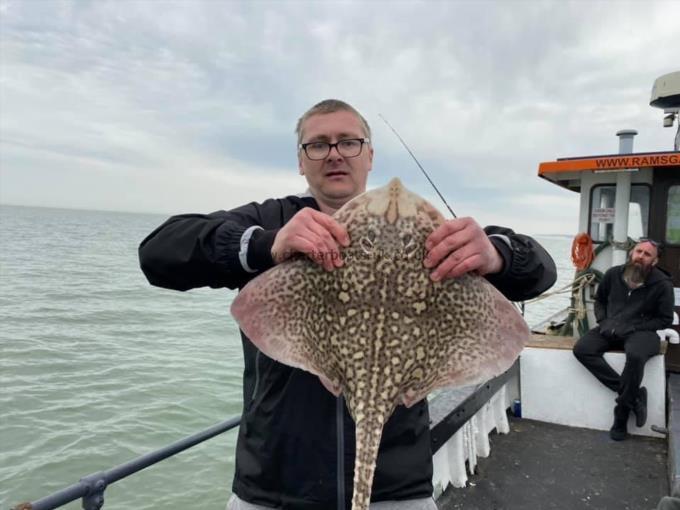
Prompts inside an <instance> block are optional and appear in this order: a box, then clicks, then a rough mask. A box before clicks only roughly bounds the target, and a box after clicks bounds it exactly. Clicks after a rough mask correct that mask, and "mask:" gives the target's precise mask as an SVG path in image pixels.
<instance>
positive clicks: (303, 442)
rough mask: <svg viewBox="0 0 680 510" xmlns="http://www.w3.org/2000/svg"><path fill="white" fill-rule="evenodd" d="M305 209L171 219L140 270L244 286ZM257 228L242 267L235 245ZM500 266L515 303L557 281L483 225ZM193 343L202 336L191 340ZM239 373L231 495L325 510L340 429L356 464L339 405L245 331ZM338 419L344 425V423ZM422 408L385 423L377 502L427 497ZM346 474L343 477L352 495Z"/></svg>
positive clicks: (155, 277)
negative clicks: (239, 412)
mask: <svg viewBox="0 0 680 510" xmlns="http://www.w3.org/2000/svg"><path fill="white" fill-rule="evenodd" d="M304 207H313V208H314V209H317V210H318V205H317V203H316V201H315V200H314V199H313V198H311V197H294V196H290V197H286V198H282V199H276V200H267V201H265V202H264V203H262V204H256V203H251V204H247V205H244V206H242V207H239V208H237V209H233V210H231V211H228V212H225V211H219V212H215V213H212V214H208V215H198V214H192V215H180V216H174V217H172V218H170V219H169V220H168V221H166V222H165V223H164V224H163V225H161V226H160V227H159V228H157V229H156V230H155V231H154V232H152V233H151V234H150V235H149V236H148V237H147V238H146V239H144V241H143V242H142V243H141V245H140V247H139V257H140V263H141V267H142V270H143V271H144V274H145V275H146V277H147V278H148V280H149V282H150V283H151V284H153V285H157V286H160V287H165V288H170V289H176V290H187V289H191V288H195V287H202V286H210V287H228V288H232V289H234V288H241V287H243V286H244V285H245V284H246V283H248V281H249V280H251V279H252V278H254V277H255V276H257V274H259V273H261V272H263V271H265V270H266V269H268V268H270V267H272V266H273V265H274V263H273V260H272V257H271V247H272V243H273V241H274V237H275V236H276V233H277V232H278V229H280V228H281V227H282V226H283V225H285V224H286V223H287V222H288V221H289V220H290V219H291V218H292V217H293V215H294V214H295V213H297V212H298V211H299V210H301V209H302V208H304ZM253 226H259V227H262V229H257V230H255V231H254V232H253V233H252V237H251V239H250V242H249V243H248V245H247V257H246V262H247V264H246V266H248V267H249V268H250V269H251V270H254V271H255V272H248V271H246V270H245V269H244V266H243V264H242V261H241V260H242V259H240V258H239V253H241V257H243V249H242V246H241V239H242V236H243V233H244V232H245V231H246V230H247V229H249V228H250V227H253ZM485 231H486V233H487V235H489V236H490V240H491V242H492V243H493V244H494V246H495V247H496V248H497V250H498V251H499V252H500V254H501V255H502V257H503V261H504V268H503V270H502V271H501V273H499V274H496V275H490V276H489V277H488V280H489V281H490V282H491V283H492V284H493V285H495V286H496V287H497V288H498V289H499V290H500V291H501V292H502V293H503V294H505V295H506V296H507V297H508V298H510V299H512V300H523V299H529V298H531V297H534V296H536V295H538V294H540V293H541V292H543V291H545V290H547V289H548V288H549V287H550V286H552V284H553V283H554V282H555V279H556V269H555V264H554V262H553V260H552V258H551V257H550V255H548V253H547V252H546V251H545V250H544V249H543V248H542V247H541V246H540V245H539V244H538V243H537V242H536V241H534V240H533V239H531V238H530V237H527V236H523V235H519V234H515V233H514V232H513V231H512V230H510V229H505V228H501V227H487V228H486V229H485ZM196 334H197V336H198V335H200V332H196ZM241 340H242V344H243V351H244V358H245V360H244V361H245V369H244V375H243V402H244V405H243V417H242V421H241V426H240V429H239V437H238V444H237V451H236V472H235V476H234V483H233V491H234V492H235V493H236V494H237V495H238V496H239V497H240V498H241V499H243V500H246V501H249V502H251V503H255V504H260V505H264V506H271V507H277V508H284V509H295V510H327V509H328V508H334V502H335V500H336V489H337V480H336V474H337V473H336V454H337V452H336V430H337V423H338V422H341V423H344V431H345V451H344V456H345V465H346V466H353V465H354V452H355V437H354V424H353V422H352V419H351V417H350V415H349V413H348V412H347V408H345V409H344V412H342V413H341V414H342V416H340V415H339V414H338V415H336V399H335V397H333V396H332V395H331V393H330V392H328V391H327V390H326V389H325V388H324V387H323V386H322V384H321V383H320V382H319V380H318V378H317V377H316V376H314V375H312V374H310V373H308V372H304V371H302V370H299V369H294V368H290V367H288V366H285V365H282V364H281V363H278V362H276V361H273V360H272V359H270V358H268V357H267V356H266V355H264V354H262V353H260V352H259V351H258V350H257V349H256V348H255V347H254V345H253V344H252V343H251V342H250V340H248V338H246V337H245V336H244V335H243V333H241ZM340 420H342V421H340ZM429 421H430V420H429V413H428V407H427V402H426V401H421V402H419V403H417V404H415V405H414V406H412V407H411V408H408V409H407V408H405V407H404V406H398V407H397V409H396V410H395V412H394V414H393V415H392V416H391V417H390V419H389V420H388V422H387V423H386V424H385V428H384V431H383V435H382V440H381V443H380V450H379V454H378V462H377V468H376V472H375V478H374V482H373V493H372V500H373V501H383V500H407V499H417V498H427V497H430V496H431V495H432V458H431V451H430V428H429V425H430V424H429ZM352 477H353V473H352V470H351V469H347V471H346V473H345V487H346V494H347V495H348V501H347V503H348V505H349V497H351V494H352Z"/></svg>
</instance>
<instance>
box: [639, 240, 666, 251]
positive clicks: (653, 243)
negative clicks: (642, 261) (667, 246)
mask: <svg viewBox="0 0 680 510" xmlns="http://www.w3.org/2000/svg"><path fill="white" fill-rule="evenodd" d="M640 243H649V244H651V245H652V246H654V248H657V249H658V248H661V243H660V242H659V241H655V240H654V239H651V238H649V237H641V238H640V239H639V240H638V244H640Z"/></svg>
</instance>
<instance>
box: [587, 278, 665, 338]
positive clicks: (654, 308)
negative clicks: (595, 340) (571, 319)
mask: <svg viewBox="0 0 680 510" xmlns="http://www.w3.org/2000/svg"><path fill="white" fill-rule="evenodd" d="M624 268H625V265H621V266H614V267H612V268H610V269H609V270H608V271H607V272H606V273H605V274H604V277H603V278H602V282H601V283H600V285H599V287H598V288H597V294H596V296H595V317H596V318H597V322H598V324H599V325H600V331H601V332H603V331H604V332H606V333H607V334H609V335H612V336H614V335H619V336H621V335H623V336H626V335H628V334H630V333H632V332H633V331H643V330H644V331H656V330H659V329H665V328H667V327H669V326H670V325H671V324H672V322H673V302H674V299H675V298H674V295H673V283H672V282H671V278H670V276H668V275H667V274H666V273H664V272H663V271H661V270H660V269H658V268H656V267H653V268H652V271H651V272H650V273H649V276H647V279H646V280H645V283H644V284H643V285H642V286H641V287H638V288H637V289H633V290H631V289H630V288H629V287H628V285H626V282H625V281H624V280H623V270H624Z"/></svg>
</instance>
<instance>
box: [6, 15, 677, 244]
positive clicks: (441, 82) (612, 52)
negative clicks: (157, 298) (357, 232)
mask: <svg viewBox="0 0 680 510" xmlns="http://www.w3.org/2000/svg"><path fill="white" fill-rule="evenodd" d="M0 6H1V9H0V22H1V23H2V30H0V44H1V48H2V51H1V53H0V109H1V110H2V112H3V115H2V116H1V118H0V163H1V165H2V168H1V170H0V171H1V172H2V176H1V185H0V201H2V202H5V203H29V204H44V205H59V206H63V205H64V204H67V205H70V206H73V207H93V208H107V209H132V210H135V211H141V210H149V211H163V212H182V211H205V210H212V209H216V208H229V207H232V206H236V205H239V204H240V203H242V202H243V201H245V200H251V199H265V198H268V197H269V196H280V195H283V194H287V193H290V192H293V191H298V190H301V189H304V181H303V180H301V179H300V178H299V177H298V176H297V170H296V166H297V163H296V157H295V149H294V147H295V139H294V134H293V128H294V125H295V123H296V121H297V118H298V117H299V116H300V114H301V113H302V112H303V111H304V110H305V109H307V108H308V107H310V106H311V105H312V104H314V103H315V102H317V101H319V100H321V99H324V98H327V97H339V98H342V99H345V100H347V101H349V102H351V103H352V104H354V105H355V106H356V107H357V108H358V109H359V110H360V111H362V112H363V113H364V115H365V116H366V117H367V118H368V119H369V122H370V123H371V124H372V127H373V130H374V142H375V147H376V159H375V166H374V171H373V172H372V173H371V177H370V184H371V185H373V186H375V185H378V184H382V183H384V182H385V181H386V180H387V179H389V178H390V177H392V176H399V177H402V178H403V179H404V181H405V182H406V184H407V185H408V186H411V187H413V188H414V189H415V190H416V191H418V192H421V193H431V192H432V191H431V189H430V188H429V185H428V184H427V181H426V180H425V179H424V177H422V176H420V175H419V170H418V169H417V167H416V166H415V164H414V163H413V162H412V161H411V159H410V157H409V156H408V154H407V153H406V152H405V150H404V149H403V147H401V145H400V144H399V142H398V141H397V140H396V139H395V137H394V136H393V135H392V133H391V132H390V131H389V130H388V129H387V127H386V126H384V125H383V124H382V122H381V121H380V120H379V117H378V114H379V113H382V114H383V115H385V117H387V118H388V120H389V121H390V122H391V123H392V124H393V125H394V126H395V127H397V129H398V130H399V132H400V134H401V135H402V136H403V137H404V138H405V139H406V140H407V142H408V144H409V146H410V147H411V148H412V150H413V151H414V152H415V153H416V154H417V156H418V158H419V160H421V162H422V164H423V165H424V166H425V167H426V169H427V170H428V172H429V173H430V174H431V176H432V178H433V180H434V181H435V182H436V183H437V186H438V187H440V188H441V190H442V192H443V193H444V194H445V195H446V196H447V197H448V199H449V200H450V201H452V202H455V203H456V207H458V208H461V210H467V211H472V212H474V214H477V215H479V216H480V217H481V218H483V219H484V220H485V221H486V219H487V216H488V217H489V220H490V221H489V222H494V223H498V222H501V221H502V220H506V219H507V220H508V221H512V222H515V223H516V224H517V225H519V226H521V227H522V228H525V229H529V230H530V231H540V232H546V233H549V232H554V231H563V230H565V229H569V228H575V222H576V221H575V219H572V218H571V214H566V215H565V213H564V211H563V208H557V207H550V206H549V202H550V201H551V200H566V201H567V202H569V203H571V201H572V199H573V197H571V196H569V198H564V199H562V198H560V197H567V196H568V195H571V194H569V192H567V191H564V190H560V189H557V188H555V189H554V190H552V189H551V190H550V191H546V183H544V182H542V181H540V180H539V179H538V178H537V177H536V169H537V165H538V163H539V162H540V161H546V160H551V159H555V158H557V157H560V156H577V155H589V154H597V153H608V152H616V147H617V140H616V138H615V136H614V133H615V132H616V131H618V130H619V129H622V128H627V127H635V128H637V129H638V130H639V131H640V135H639V136H638V138H637V140H636V146H637V147H638V148H644V149H645V150H662V149H668V148H670V146H671V144H672V138H673V136H672V134H671V133H670V131H669V130H666V131H664V130H663V128H661V114H660V112H656V111H654V110H651V109H650V108H649V107H648V106H647V102H648V97H649V92H650V89H651V84H652V81H653V80H654V78H656V77H657V76H659V75H660V74H663V73H665V72H670V71H673V70H675V69H674V68H672V66H673V65H675V63H676V62H675V61H676V60H677V59H676V58H675V52H674V51H673V49H674V48H675V46H677V41H676V40H675V38H674V33H675V32H674V26H673V20H674V19H676V18H678V17H679V16H680V7H679V6H678V4H677V3H676V2H646V3H642V2H617V3H616V4H614V3H611V2H591V3H588V4H584V3H583V2H545V1H543V2H541V1H530V2H529V1H527V2H520V1H516V2H494V1H487V2H483V3H479V2H434V1H432V2H391V3H389V4H388V3H386V2H370V3H358V2H323V3H322V2H303V1H300V2H276V3H274V2H214V1H193V2H161V1H135V2H124V3H121V2H70V1H58V2H57V1H51V2H13V1H3V2H2V3H1V4H0ZM284 20H285V22H284ZM550 20H559V22H550ZM622 34H626V36H625V37H624V36H622ZM545 197H549V198H547V199H545ZM518 200H520V201H521V204H524V205H526V207H527V208H531V209H533V210H536V208H537V207H541V208H542V213H541V215H540V218H538V217H537V216H538V215H536V214H531V215H528V214H526V213H525V212H524V211H522V208H521V207H520V206H519V205H520V204H519V203H518V202H517V201H518ZM544 200H547V202H545V201H544ZM513 203H514V205H512V204H513ZM452 205H453V204H452ZM456 207H454V210H455V209H456ZM513 207H514V208H513ZM572 208H573V207H572ZM567 209H568V210H571V209H569V207H567ZM489 212H490V213H491V214H489ZM494 212H495V213H496V214H493V213H494ZM491 216H494V218H491ZM480 222H481V221H480ZM566 222H570V224H569V225H567V224H566Z"/></svg>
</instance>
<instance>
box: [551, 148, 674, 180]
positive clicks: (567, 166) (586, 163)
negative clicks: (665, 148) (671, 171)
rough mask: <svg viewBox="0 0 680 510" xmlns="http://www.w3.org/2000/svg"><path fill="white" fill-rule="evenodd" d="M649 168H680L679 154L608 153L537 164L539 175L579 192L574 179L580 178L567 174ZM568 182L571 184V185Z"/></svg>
mask: <svg viewBox="0 0 680 510" xmlns="http://www.w3.org/2000/svg"><path fill="white" fill-rule="evenodd" d="M649 167H654V168H658V167H678V168H680V151H669V152H641V153H633V154H608V155H604V156H585V157H579V158H560V159H558V160H557V161H547V162H544V163H540V164H539V165H538V175H539V176H540V177H543V178H544V179H547V180H549V181H551V182H553V183H555V184H559V185H561V186H564V187H567V188H570V189H574V190H577V189H578V188H580V186H579V185H578V183H577V182H575V181H574V179H578V180H579V181H580V179H579V178H578V176H577V175H574V174H573V173H571V174H567V172H583V171H592V172H612V171H617V170H625V169H628V168H630V169H633V168H649ZM567 181H570V182H569V183H568V182H567Z"/></svg>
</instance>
